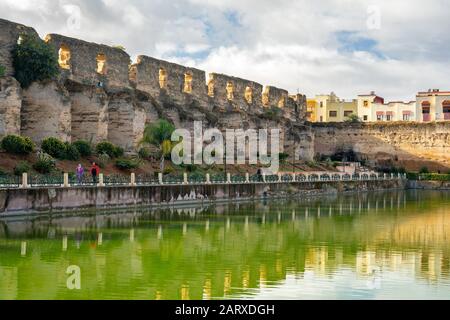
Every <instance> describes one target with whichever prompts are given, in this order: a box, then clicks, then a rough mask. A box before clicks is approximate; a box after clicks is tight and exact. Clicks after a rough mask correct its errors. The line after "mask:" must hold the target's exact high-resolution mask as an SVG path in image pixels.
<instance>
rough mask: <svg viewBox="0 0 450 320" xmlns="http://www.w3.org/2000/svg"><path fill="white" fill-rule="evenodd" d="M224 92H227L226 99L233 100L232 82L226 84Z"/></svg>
mask: <svg viewBox="0 0 450 320" xmlns="http://www.w3.org/2000/svg"><path fill="white" fill-rule="evenodd" d="M226 90H227V99H228V100H230V101H231V100H233V99H234V86H233V83H232V82H230V81H228V82H227V87H226Z"/></svg>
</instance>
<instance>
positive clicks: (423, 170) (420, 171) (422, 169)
mask: <svg viewBox="0 0 450 320" xmlns="http://www.w3.org/2000/svg"><path fill="white" fill-rule="evenodd" d="M419 173H430V170H428V167H422V168H420V170H419Z"/></svg>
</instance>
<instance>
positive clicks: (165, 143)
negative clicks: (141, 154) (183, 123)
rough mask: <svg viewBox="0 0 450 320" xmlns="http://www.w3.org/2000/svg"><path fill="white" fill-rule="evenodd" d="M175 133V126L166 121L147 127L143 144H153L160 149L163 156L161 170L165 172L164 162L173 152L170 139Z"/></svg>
mask: <svg viewBox="0 0 450 320" xmlns="http://www.w3.org/2000/svg"><path fill="white" fill-rule="evenodd" d="M174 131H175V127H174V125H173V124H171V123H170V122H168V121H167V120H165V119H161V120H159V121H158V122H156V123H153V124H150V125H147V126H145V129H144V137H143V138H142V141H141V143H147V144H152V145H154V146H156V147H158V148H159V152H160V154H161V162H160V170H161V172H164V160H165V158H166V156H168V155H169V154H170V152H171V151H172V141H171V140H170V137H171V136H172V133H173V132H174Z"/></svg>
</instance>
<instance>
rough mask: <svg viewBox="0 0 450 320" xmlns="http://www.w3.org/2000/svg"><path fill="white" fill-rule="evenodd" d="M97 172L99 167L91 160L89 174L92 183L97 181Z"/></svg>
mask: <svg viewBox="0 0 450 320" xmlns="http://www.w3.org/2000/svg"><path fill="white" fill-rule="evenodd" d="M99 174H100V168H99V167H98V165H97V164H96V163H95V162H92V167H91V175H92V182H93V183H94V184H96V183H97V176H98V175H99Z"/></svg>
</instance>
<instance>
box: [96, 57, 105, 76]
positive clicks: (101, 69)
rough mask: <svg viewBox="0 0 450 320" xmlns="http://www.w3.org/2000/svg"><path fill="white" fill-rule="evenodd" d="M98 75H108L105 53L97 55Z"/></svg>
mask: <svg viewBox="0 0 450 320" xmlns="http://www.w3.org/2000/svg"><path fill="white" fill-rule="evenodd" d="M97 73H99V74H106V55H104V54H103V53H99V54H98V55H97Z"/></svg>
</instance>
